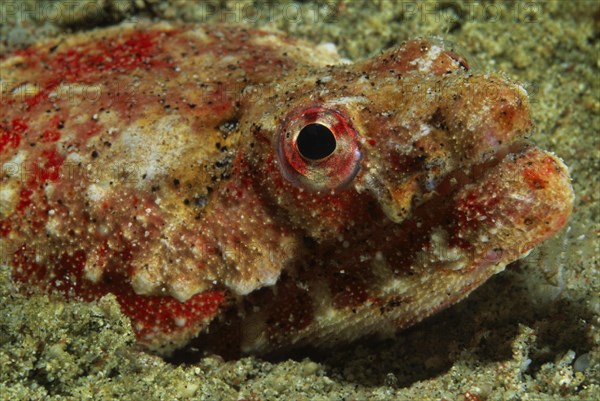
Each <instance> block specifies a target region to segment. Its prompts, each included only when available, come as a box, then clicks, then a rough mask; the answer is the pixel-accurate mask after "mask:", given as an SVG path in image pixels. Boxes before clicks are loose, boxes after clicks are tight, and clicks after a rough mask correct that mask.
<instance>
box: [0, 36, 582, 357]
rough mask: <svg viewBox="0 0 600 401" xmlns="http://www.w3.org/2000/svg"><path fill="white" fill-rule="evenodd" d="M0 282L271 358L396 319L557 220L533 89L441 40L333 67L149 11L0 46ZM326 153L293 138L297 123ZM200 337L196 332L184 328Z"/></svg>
mask: <svg viewBox="0 0 600 401" xmlns="http://www.w3.org/2000/svg"><path fill="white" fill-rule="evenodd" d="M0 68H1V71H2V75H1V80H2V81H1V82H0V83H1V84H2V106H3V107H2V109H1V110H0V157H1V159H0V160H1V162H2V187H1V190H0V206H1V209H0V236H1V241H2V249H3V255H2V256H3V261H4V262H5V263H7V264H9V265H11V266H12V268H13V270H12V271H13V278H14V280H16V281H18V282H22V283H26V284H27V285H25V286H23V288H24V289H25V290H27V291H31V290H32V289H33V288H39V287H41V288H42V289H44V290H46V291H49V292H53V293H60V294H63V295H64V296H66V297H68V298H77V299H85V300H93V299H98V298H99V297H101V296H103V295H105V294H107V293H109V292H110V293H114V294H115V295H116V297H117V299H118V301H119V303H120V304H121V307H122V310H123V312H124V313H125V314H126V315H128V316H129V317H130V318H131V321H132V324H133V327H134V329H135V330H136V333H137V334H138V338H139V340H140V342H141V343H143V344H145V345H146V346H148V347H149V348H150V349H153V350H156V351H159V352H163V353H168V352H170V351H172V350H173V349H175V348H180V347H182V346H184V345H186V344H188V343H190V341H191V340H192V339H193V338H196V340H195V341H194V344H195V345H196V346H200V347H203V348H206V349H213V350H219V349H229V350H231V349H239V350H241V351H242V352H255V353H265V352H271V351H274V350H279V349H288V348H291V347H293V346H298V345H309V344H310V345H314V346H327V345H332V344H335V343H338V342H340V341H347V340H352V339H355V338H357V337H359V336H363V335H365V334H369V333H389V332H394V331H395V330H397V329H398V328H401V327H407V326H409V325H411V324H414V323H415V322H417V321H419V320H421V319H423V318H425V317H426V316H429V315H431V314H432V313H434V312H436V311H438V310H440V309H442V308H444V307H447V306H448V305H450V304H452V303H455V302H457V301H458V300H460V299H462V298H464V297H465V296H466V295H467V294H469V293H470V292H471V291H472V290H473V289H475V288H476V287H477V286H478V285H480V284H481V283H482V282H484V281H485V280H486V279H487V278H489V277H490V276H491V275H493V274H495V273H498V272H500V271H501V270H503V269H504V267H505V266H506V264H508V263H510V262H512V261H514V260H516V259H518V258H520V257H522V256H524V255H526V254H527V253H528V252H529V251H530V250H531V249H532V248H533V247H534V246H536V245H537V244H539V243H540V242H542V241H544V240H545V239H546V238H548V237H550V236H551V235H553V234H554V233H555V232H556V231H558V230H559V229H560V228H561V227H563V226H564V224H565V223H566V221H567V218H568V216H569V214H570V212H571V207H572V199H573V192H572V188H571V185H570V182H569V177H568V174H567V171H566V168H565V166H564V165H563V164H562V163H561V162H560V161H559V160H558V159H557V158H556V157H554V156H552V155H551V154H548V153H546V152H544V151H542V150H540V149H538V148H536V147H533V146H531V145H528V144H527V143H525V142H524V140H523V139H522V138H523V137H524V136H525V135H527V134H528V133H529V132H530V131H531V125H532V124H531V118H530V114H529V104H528V100H527V95H526V93H525V91H524V90H523V89H522V88H520V87H519V86H518V85H515V84H513V83H510V82H507V81H506V80H505V79H504V78H503V77H501V76H498V75H481V74H477V73H472V72H471V71H469V68H468V65H467V62H466V60H464V59H461V58H460V57H459V56H457V55H455V54H454V53H452V52H451V51H447V50H444V49H443V44H442V43H432V42H430V41H426V40H418V41H411V42H407V43H405V44H403V45H401V46H399V47H397V48H394V49H391V50H388V51H386V52H384V53H382V54H381V55H380V56H378V57H375V58H373V59H368V60H364V61H361V62H357V63H355V64H344V63H342V62H341V61H340V59H339V58H338V57H337V55H336V54H335V52H334V51H332V50H331V49H330V48H328V47H323V46H322V47H316V46H314V45H311V44H309V43H305V42H301V41H296V40H291V39H289V38H286V37H284V36H282V35H281V34H278V33H269V32H264V31H259V30H253V29H246V28H241V27H227V26H202V25H200V26H192V25H169V24H158V25H156V24H155V25H150V24H141V25H135V26H121V27H116V28H110V29H103V30H97V31H94V32H92V33H85V34H80V35H73V36H67V37H63V38H60V39H56V40H53V41H50V42H44V43H41V44H38V45H36V46H34V47H32V48H30V49H27V50H23V51H18V52H16V53H13V54H10V55H5V56H3V57H2V59H1V60H0ZM313 123H316V124H321V125H322V126H326V127H328V129H329V130H330V132H331V133H332V134H331V135H333V136H334V137H335V141H336V147H335V150H334V151H333V152H332V154H331V155H328V156H327V157H325V158H323V159H322V160H313V159H311V158H310V157H306V153H302V152H303V150H302V149H303V148H301V147H300V145H298V142H296V141H297V140H298V138H299V132H300V130H302V128H303V127H304V126H306V125H309V124H313ZM199 335H200V336H199Z"/></svg>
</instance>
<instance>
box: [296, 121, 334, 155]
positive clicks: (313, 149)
mask: <svg viewBox="0 0 600 401" xmlns="http://www.w3.org/2000/svg"><path fill="white" fill-rule="evenodd" d="M296 146H297V147H298V151H299V152H300V154H301V155H302V156H303V157H304V158H306V159H310V160H319V159H323V158H324V157H327V156H329V155H330V154H332V153H333V151H334V150H335V136H333V133H332V132H331V130H330V129H329V128H327V127H326V126H324V125H321V124H308V125H307V126H306V127H304V128H302V129H301V130H300V133H299V134H298V138H296Z"/></svg>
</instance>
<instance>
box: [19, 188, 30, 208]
mask: <svg viewBox="0 0 600 401" xmlns="http://www.w3.org/2000/svg"><path fill="white" fill-rule="evenodd" d="M32 194H33V191H32V190H31V189H28V188H21V192H20V193H19V203H18V204H17V212H19V213H21V214H23V212H24V211H25V209H26V208H27V207H28V206H29V205H31V195H32Z"/></svg>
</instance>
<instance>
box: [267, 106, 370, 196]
mask: <svg viewBox="0 0 600 401" xmlns="http://www.w3.org/2000/svg"><path fill="white" fill-rule="evenodd" d="M310 124H320V125H322V126H324V127H326V128H327V129H329V131H331V134H333V136H334V138H335V142H336V144H335V149H334V150H333V152H332V153H331V154H329V155H327V156H326V157H323V158H321V159H318V160H312V159H309V158H307V157H305V156H303V155H302V153H301V152H300V150H299V149H298V143H297V140H298V136H299V134H300V132H301V131H302V129H303V128H304V127H306V126H308V125H310ZM277 156H278V158H279V164H280V166H281V171H282V174H283V176H284V177H285V178H286V179H287V180H288V181H290V182H291V183H293V184H294V185H298V186H301V187H303V188H305V189H309V190H316V191H320V190H332V189H339V188H343V187H344V186H346V185H348V184H349V183H350V182H351V181H352V179H353V178H354V177H355V176H356V174H357V173H358V170H359V167H360V163H359V162H360V159H361V152H360V149H359V141H358V134H357V132H356V130H355V129H354V128H353V127H352V126H351V124H350V123H349V122H348V119H347V118H345V117H344V115H343V114H341V113H340V112H338V111H337V110H333V109H327V108H324V107H320V106H314V107H310V108H306V109H302V110H299V111H293V112H291V113H290V114H288V117H287V118H286V119H285V120H284V121H283V123H282V125H281V126H280V128H279V133H278V135H277Z"/></svg>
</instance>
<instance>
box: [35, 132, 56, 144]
mask: <svg viewBox="0 0 600 401" xmlns="http://www.w3.org/2000/svg"><path fill="white" fill-rule="evenodd" d="M59 139H60V132H58V131H56V130H47V131H44V133H43V134H42V138H41V139H40V142H42V143H49V142H56V141H58V140H59Z"/></svg>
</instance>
